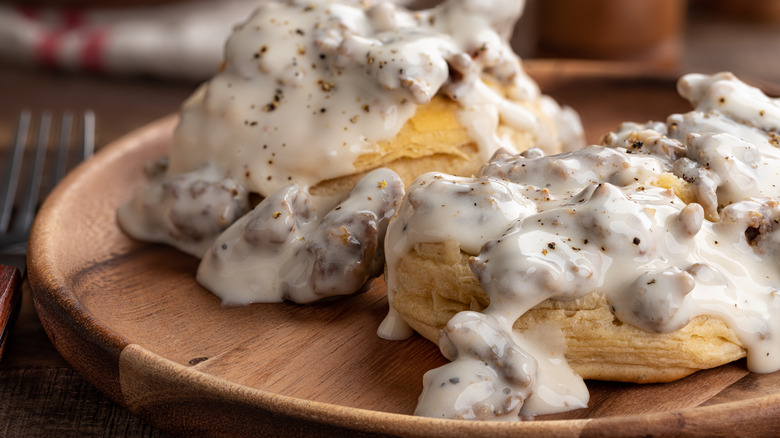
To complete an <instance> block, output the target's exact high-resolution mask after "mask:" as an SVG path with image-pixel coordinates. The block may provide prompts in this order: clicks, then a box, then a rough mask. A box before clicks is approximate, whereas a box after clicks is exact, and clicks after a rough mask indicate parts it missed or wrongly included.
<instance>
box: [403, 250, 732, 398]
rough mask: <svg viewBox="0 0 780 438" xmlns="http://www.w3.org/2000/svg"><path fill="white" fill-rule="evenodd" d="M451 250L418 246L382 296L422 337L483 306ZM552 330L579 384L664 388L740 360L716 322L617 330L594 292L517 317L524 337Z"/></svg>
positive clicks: (459, 256)
mask: <svg viewBox="0 0 780 438" xmlns="http://www.w3.org/2000/svg"><path fill="white" fill-rule="evenodd" d="M469 257H470V256H469V255H468V254H466V253H464V252H462V251H461V250H460V248H459V246H458V244H457V243H454V242H451V241H450V242H446V243H423V244H418V245H416V246H415V247H414V249H413V251H411V252H410V253H409V254H407V255H406V256H405V257H403V258H402V259H401V260H400V262H399V263H398V266H397V271H396V273H395V275H396V277H395V281H394V285H393V286H392V289H391V288H390V287H388V295H389V296H390V302H391V304H392V306H393V307H394V308H395V309H396V310H397V311H398V312H399V313H400V314H401V316H402V318H403V319H404V320H405V321H406V322H407V323H408V324H409V325H410V326H411V327H412V328H413V329H414V330H415V331H417V332H418V333H420V334H421V335H422V336H424V337H425V338H427V339H429V340H431V341H433V342H437V341H438V337H439V331H440V330H441V329H442V328H443V327H444V326H445V325H446V324H447V321H449V319H450V318H451V317H452V316H453V315H454V314H455V313H457V312H459V311H463V310H474V311H481V310H482V309H484V308H485V307H487V305H488V304H489V299H488V297H487V295H486V294H485V292H484V291H483V290H482V288H481V287H480V285H479V282H478V281H477V279H476V277H475V276H474V274H473V273H472V272H471V270H470V269H469V267H468V259H469ZM541 324H548V325H549V324H554V325H555V326H557V327H558V328H559V329H560V330H561V332H562V333H563V336H564V338H565V340H566V347H567V349H566V352H565V357H566V359H567V360H568V362H569V364H570V365H571V367H572V368H573V369H574V371H576V372H577V373H578V374H579V375H580V376H582V377H583V378H584V379H597V380H611V381H622V382H635V383H652V382H669V381H672V380H677V379H680V378H682V377H685V376H687V375H689V374H691V373H693V372H695V371H698V370H701V369H707V368H712V367H716V366H719V365H723V364H726V363H729V362H731V361H734V360H737V359H740V358H742V357H745V354H746V351H745V349H744V347H743V346H742V345H741V344H740V342H739V340H738V339H737V337H736V335H735V334H734V333H733V331H732V330H731V329H729V327H728V326H727V325H726V323H725V322H723V321H722V320H721V319H718V318H715V317H710V316H698V317H695V318H693V319H692V320H691V322H690V323H689V324H688V325H686V326H685V327H684V328H682V329H681V330H678V331H675V332H671V333H651V332H648V331H645V330H642V329H639V328H636V327H634V326H632V325H630V324H625V323H622V322H621V321H620V320H618V319H617V318H616V317H615V315H614V314H613V313H612V312H611V311H610V307H609V303H608V302H607V301H606V299H605V297H604V296H603V295H602V294H600V293H599V292H598V291H596V292H593V293H591V294H589V295H586V296H584V297H581V298H579V299H576V300H572V301H557V300H547V301H545V302H543V303H541V304H539V305H538V306H536V307H534V308H533V309H532V310H530V311H529V312H527V313H526V314H525V315H523V316H522V317H521V318H520V319H518V320H517V321H516V322H515V324H514V329H515V330H516V331H518V332H523V331H525V330H527V329H528V328H531V327H536V326H539V325H541Z"/></svg>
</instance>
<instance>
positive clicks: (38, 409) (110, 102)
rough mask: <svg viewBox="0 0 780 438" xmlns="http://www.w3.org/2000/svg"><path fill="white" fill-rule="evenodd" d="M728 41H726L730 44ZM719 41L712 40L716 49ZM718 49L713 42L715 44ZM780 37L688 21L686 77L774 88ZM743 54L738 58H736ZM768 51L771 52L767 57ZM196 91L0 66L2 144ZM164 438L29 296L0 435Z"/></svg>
mask: <svg viewBox="0 0 780 438" xmlns="http://www.w3.org/2000/svg"><path fill="white" fill-rule="evenodd" d="M729 35H732V36H733V37H729ZM719 39H720V40H719ZM719 41H720V43H719ZM778 44H780V31H778V30H777V29H774V28H766V27H754V26H751V25H749V24H741V25H733V24H728V23H723V22H720V23H715V24H714V25H708V24H706V23H701V22H694V23H693V25H692V26H691V27H690V28H689V34H688V40H687V41H686V49H687V50H688V51H689V53H692V54H693V55H692V56H690V57H688V58H686V61H685V62H684V63H683V66H682V68H683V69H684V70H686V71H691V70H696V69H703V70H707V71H715V70H722V69H729V68H730V66H731V68H732V69H734V70H737V71H738V72H739V73H741V74H748V75H750V74H753V75H754V76H755V77H756V78H757V79H761V80H764V81H772V82H775V83H780V68H767V65H768V63H769V64H771V63H777V62H780V61H778V60H777V57H776V56H775V55H776V53H772V52H774V51H776V47H778ZM740 47H744V48H745V50H740ZM773 48H774V49H773ZM196 85H197V84H194V83H182V82H177V81H164V80H153V79H143V78H105V77H99V76H90V75H71V74H63V73H57V72H46V71H30V70H25V69H20V68H17V67H11V66H8V65H2V64H0V103H2V104H1V105H0V141H5V139H7V138H9V136H10V135H11V132H12V130H13V126H14V124H15V120H16V117H17V115H18V111H19V110H20V109H22V108H31V109H33V110H42V109H44V108H46V109H51V110H53V111H61V110H65V109H71V110H76V111H79V110H83V109H86V108H91V109H94V110H95V112H96V114H97V120H98V131H97V141H96V143H97V146H98V148H100V147H101V146H104V145H106V144H107V143H109V142H111V141H113V140H115V139H116V138H118V137H120V136H122V135H123V134H126V133H128V132H130V131H131V130H133V129H134V128H137V127H139V126H142V125H144V124H146V123H148V122H151V121H153V120H155V119H157V118H159V117H161V116H164V115H166V114H169V113H172V112H174V111H176V110H177V109H178V107H179V105H180V103H181V101H182V100H183V99H184V98H186V97H187V96H188V95H189V94H190V93H191V92H192V90H193V89H194V88H195V86H196ZM26 435H32V436H40V435H52V436H83V435H106V436H116V435H123V436H155V437H157V436H165V434H164V433H163V432H161V431H159V430H157V429H155V428H154V427H152V426H150V425H148V424H145V423H143V422H142V421H141V420H139V419H137V418H136V417H134V416H133V415H132V414H130V413H129V412H128V411H127V410H125V409H123V408H122V407H120V406H118V405H117V404H115V403H114V402H113V401H111V400H110V399H108V398H107V397H106V396H104V395H103V394H101V393H100V392H98V391H97V390H96V389H95V388H94V387H92V386H91V385H90V384H89V383H88V382H86V381H85V380H84V379H83V378H81V377H80V376H79V375H78V374H77V373H75V372H74V371H73V370H72V369H71V368H70V367H69V365H68V364H67V363H66V362H65V361H64V360H63V359H62V358H61V357H60V355H59V354H58V353H57V351H56V350H55V349H54V347H53V346H52V344H51V342H50V341H49V339H48V337H47V336H46V334H45V332H44V330H43V328H42V326H41V324H40V322H39V320H38V317H37V315H36V313H35V310H34V308H33V305H32V300H31V298H30V295H29V291H25V294H24V296H23V302H22V309H21V312H20V315H19V317H18V320H17V322H16V325H15V327H14V330H13V332H12V334H11V337H10V339H9V342H8V346H7V350H6V353H5V357H4V358H3V360H2V362H0V436H26Z"/></svg>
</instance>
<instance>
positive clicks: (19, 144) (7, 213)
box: [0, 110, 31, 233]
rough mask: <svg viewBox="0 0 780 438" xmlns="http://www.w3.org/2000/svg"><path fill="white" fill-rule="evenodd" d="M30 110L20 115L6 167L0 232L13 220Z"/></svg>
mask: <svg viewBox="0 0 780 438" xmlns="http://www.w3.org/2000/svg"><path fill="white" fill-rule="evenodd" d="M30 117H31V116H30V111H29V110H24V111H22V113H21V115H20V116H19V125H18V127H17V129H16V138H15V139H14V145H13V149H12V150H11V158H10V159H9V160H8V166H7V167H6V172H5V174H6V179H5V181H4V183H3V187H2V193H3V202H2V205H0V233H5V232H7V231H8V225H9V223H10V222H11V211H12V209H13V205H14V201H15V200H16V187H17V186H18V185H19V173H20V171H21V164H22V158H23V157H24V149H25V146H26V144H27V133H28V131H29V129H30Z"/></svg>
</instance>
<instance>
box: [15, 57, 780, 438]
mask: <svg viewBox="0 0 780 438" xmlns="http://www.w3.org/2000/svg"><path fill="white" fill-rule="evenodd" d="M535 75H536V76H537V79H538V80H539V82H540V84H541V85H542V88H543V89H545V91H546V92H548V93H549V94H551V95H553V96H554V97H555V98H557V99H558V100H559V101H561V102H564V103H568V104H570V105H572V106H574V107H575V108H577V109H578V110H579V111H580V113H581V115H582V117H583V120H584V123H585V125H586V129H587V130H588V138H589V140H590V141H591V142H595V141H597V140H598V138H599V136H600V135H601V134H602V133H605V132H607V131H608V130H610V129H614V128H615V127H616V126H617V124H618V123H619V122H620V121H623V120H635V121H641V122H644V121H647V120H649V119H659V118H660V119H663V118H665V116H666V115H667V114H669V113H672V112H676V111H685V110H687V104H686V103H685V102H683V101H682V100H680V99H679V98H678V97H677V95H676V92H675V85H674V81H673V80H671V79H666V78H657V77H656V78H649V77H642V76H637V75H632V76H630V77H625V76H619V75H611V76H610V75H607V76H605V75H603V74H581V72H580V73H577V74H574V73H572V72H571V71H566V70H557V69H547V70H541V71H537V72H536V74H535ZM176 120H177V119H176V117H175V116H170V117H168V118H165V119H163V120H160V121H158V122H156V123H154V124H152V125H149V126H146V127H144V128H141V129H140V130H138V131H136V132H134V133H132V134H130V135H128V136H126V137H124V138H122V139H120V140H118V141H116V142H115V143H113V144H111V145H110V146H107V147H106V148H104V149H103V150H101V151H100V152H99V153H98V154H97V155H96V156H95V157H94V158H93V159H91V160H90V161H88V162H86V163H84V164H83V165H82V166H81V167H79V168H78V169H77V170H76V171H75V172H73V173H72V174H71V175H69V177H68V178H67V179H66V181H65V182H63V183H62V184H61V185H60V186H59V187H58V188H57V189H56V190H55V192H54V193H53V194H52V195H51V196H50V197H49V199H48V200H47V202H46V203H45V205H44V206H43V208H42V210H41V212H40V214H39V216H38V218H37V221H36V223H35V227H34V231H33V235H32V238H31V241H30V267H29V272H30V283H31V286H32V290H33V298H34V301H35V305H36V308H37V310H38V313H39V315H40V318H41V322H42V323H43V325H44V327H45V328H46V330H47V332H48V334H49V336H50V337H51V339H52V341H53V343H54V345H55V346H56V348H57V349H58V350H59V352H60V353H61V354H62V355H63V356H64V357H65V359H67V360H68V362H69V363H70V364H71V365H72V366H73V367H74V368H75V369H76V370H77V371H79V372H80V373H81V374H83V375H84V377H85V378H86V379H88V380H89V381H90V382H92V383H93V384H94V385H95V386H96V387H97V388H98V389H100V390H101V391H103V392H104V393H106V394H107V395H108V396H110V397H111V398H112V399H114V400H115V401H116V402H117V403H119V404H121V405H123V406H125V407H127V408H128V409H129V410H130V411H131V412H133V413H134V414H136V415H137V416H139V417H140V418H142V419H144V420H146V421H148V422H149V423H151V424H153V425H155V426H157V427H159V428H161V429H163V430H166V431H169V432H173V433H176V434H182V435H187V436H190V435H241V436H246V435H276V436H291V435H308V436H331V435H334V434H337V433H339V434H341V433H349V436H364V435H365V436H368V435H371V436H375V435H387V436H397V435H404V436H463V435H464V434H468V435H471V436H476V435H486V436H487V435H489V436H504V435H519V434H525V435H528V436H550V435H553V434H554V435H561V436H581V435H599V436H608V435H613V436H614V435H657V434H664V435H666V434H685V435H702V436H731V435H734V434H739V435H746V434H747V435H750V434H753V435H758V434H767V433H773V432H774V431H777V430H778V428H779V427H780V373H774V374H765V375H758V374H751V373H749V372H747V370H746V369H745V365H744V363H742V362H737V363H734V364H729V365H726V366H723V367H719V368H716V369H713V370H708V371H704V372H699V373H696V374H694V375H692V376H690V377H688V378H686V379H683V380H680V381H678V382H674V383H669V384H659V385H631V384H617V383H609V382H588V386H589V388H590V391H591V401H590V406H589V407H588V408H586V409H582V410H578V411H573V412H568V413H565V414H560V415H555V416H548V417H540V418H537V419H535V420H532V421H524V422H518V423H486V422H484V423H483V422H468V421H450V420H435V419H428V418H418V417H414V416H413V415H411V414H412V412H413V410H414V406H415V404H416V401H417V396H418V395H419V393H420V390H421V388H422V375H423V373H425V371H427V370H429V369H431V368H433V367H436V366H439V365H441V364H443V363H444V361H445V360H444V359H443V358H442V357H441V355H440V354H439V352H438V349H437V348H436V347H435V346H434V345H432V344H431V343H429V342H427V341H425V340H423V339H422V338H420V337H414V338H412V339H409V340H406V341H400V342H392V341H385V340H382V339H380V338H378V337H377V336H376V334H375V331H376V328H377V326H378V324H379V323H380V321H381V320H382V318H383V317H384V315H385V312H386V310H387V303H386V300H385V296H384V295H385V288H384V284H383V283H382V281H381V280H380V281H377V282H376V285H375V287H374V288H373V289H372V290H370V291H369V292H367V293H365V294H362V295H360V296H357V297H351V298H348V299H343V300H339V301H335V302H331V303H327V304H316V305H309V306H302V305H295V304H287V303H285V304H255V305H250V306H244V307H225V306H222V305H221V304H220V302H219V300H218V299H217V298H215V297H214V296H213V295H211V294H210V293H208V292H207V291H205V290H204V289H202V288H201V287H200V286H199V285H198V284H197V283H196V282H195V280H194V273H195V269H196V267H197V260H196V259H194V258H192V257H189V256H186V255H184V254H182V253H179V252H178V251H176V250H173V249H171V248H167V247H164V246H160V245H153V244H146V243H141V242H137V241H134V240H132V239H129V238H128V237H126V236H125V235H124V234H123V233H122V232H121V231H120V229H119V228H118V227H117V225H116V222H115V218H114V212H115V209H116V208H117V206H118V205H120V203H122V202H123V201H124V200H126V199H127V198H128V196H130V194H131V192H133V191H134V190H135V189H136V188H137V187H139V185H141V184H142V183H143V181H144V177H143V173H142V168H143V165H144V163H146V162H147V161H149V160H151V159H154V158H156V157H160V156H163V155H165V154H166V151H167V148H168V145H169V140H170V137H171V133H172V130H173V128H174V126H175V124H176Z"/></svg>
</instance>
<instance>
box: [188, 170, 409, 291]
mask: <svg viewBox="0 0 780 438" xmlns="http://www.w3.org/2000/svg"><path fill="white" fill-rule="evenodd" d="M403 193H404V189H403V183H402V182H401V179H400V178H399V177H398V175H396V173H395V172H393V171H391V170H389V169H377V170H375V171H373V172H370V173H369V174H367V175H366V176H365V177H363V178H362V179H361V180H360V181H359V182H358V183H357V184H356V185H355V187H354V188H353V189H352V191H350V193H349V194H348V195H347V197H346V198H345V199H344V200H342V201H341V202H340V203H339V204H338V205H336V206H335V207H334V208H333V209H332V210H330V211H329V212H328V213H327V214H326V215H324V216H323V217H318V215H317V214H316V213H315V212H314V210H313V208H312V201H311V197H310V196H309V195H308V194H307V193H306V192H305V191H303V190H301V187H300V186H299V185H298V184H296V183H291V184H289V185H287V186H285V187H283V188H282V189H280V190H278V191H277V192H276V193H274V194H273V195H272V196H269V197H268V198H266V199H264V200H263V202H261V203H260V204H258V205H257V207H255V208H254V209H253V210H252V211H251V212H250V213H249V214H247V215H245V216H243V217H242V218H241V219H239V220H238V221H236V222H235V223H233V225H231V226H230V227H229V228H228V229H227V230H226V231H225V232H224V233H222V234H221V235H220V236H219V237H218V238H217V241H216V242H215V244H214V246H212V248H211V249H210V250H209V251H207V252H206V255H205V256H204V257H203V260H201V262H200V265H199V266H198V274H197V280H198V282H199V283H200V284H201V285H203V286H204V287H205V288H207V289H208V290H210V291H211V292H212V293H214V294H215V295H217V296H218V297H220V298H221V299H222V302H223V303H224V304H249V303H256V302H263V303H269V302H280V301H283V300H289V301H293V302H296V303H310V302H313V301H320V300H323V299H327V298H331V297H335V296H340V295H349V294H352V293H355V292H358V291H361V290H364V289H365V288H366V287H369V286H370V284H371V280H372V279H373V278H375V277H377V276H379V275H380V274H381V273H382V270H383V269H384V265H385V258H384V248H383V243H384V239H383V237H384V235H385V232H386V230H387V224H388V223H389V222H390V218H391V217H392V216H393V215H394V214H395V211H396V208H397V207H398V205H399V204H400V203H401V198H402V197H403Z"/></svg>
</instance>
